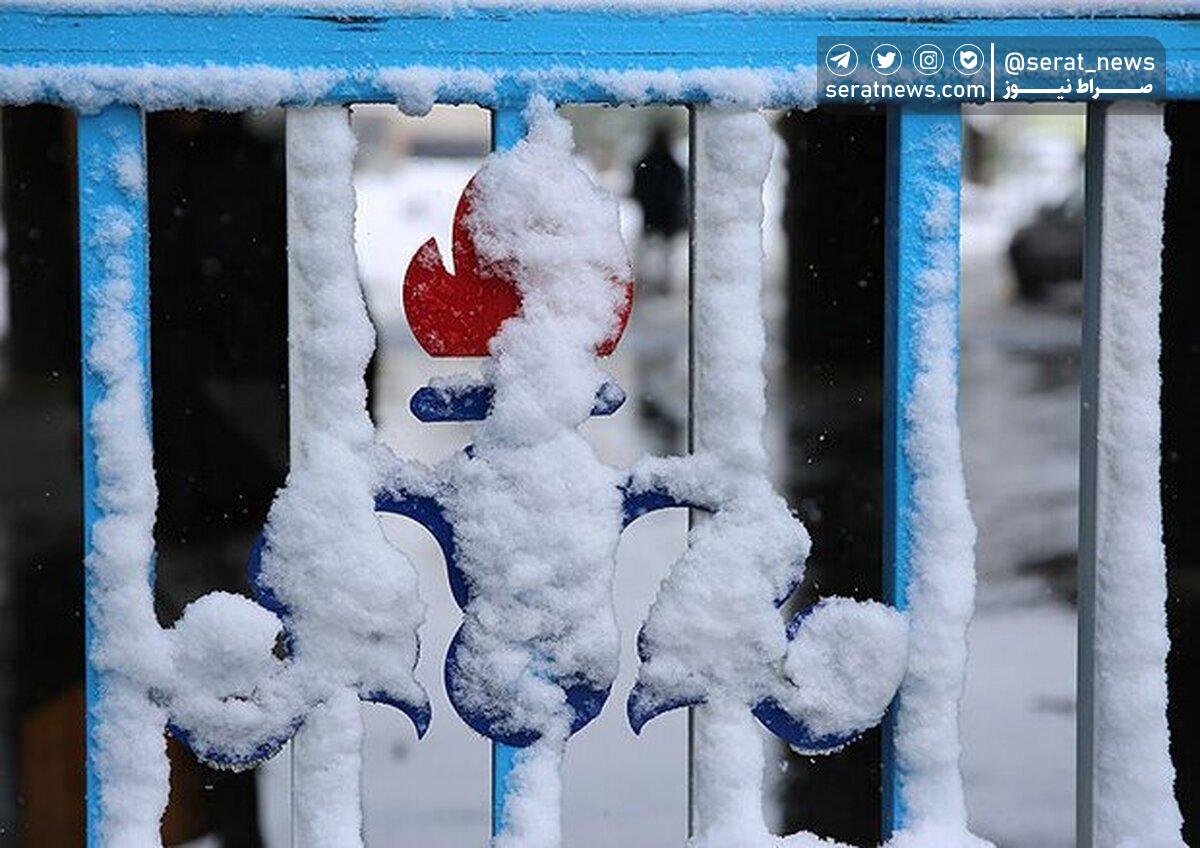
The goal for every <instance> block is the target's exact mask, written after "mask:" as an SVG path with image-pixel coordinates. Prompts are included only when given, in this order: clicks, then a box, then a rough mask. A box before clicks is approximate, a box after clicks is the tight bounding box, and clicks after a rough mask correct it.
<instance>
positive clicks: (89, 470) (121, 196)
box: [78, 106, 153, 848]
mask: <svg viewBox="0 0 1200 848" xmlns="http://www.w3.org/2000/svg"><path fill="white" fill-rule="evenodd" d="M145 151H146V147H145V138H144V130H143V123H142V112H141V110H140V109H137V108H135V107H132V106H110V107H108V108H107V109H104V110H103V111H101V112H99V113H97V114H94V115H80V116H79V122H78V157H79V166H78V167H79V280H80V296H81V307H82V313H81V323H82V330H83V362H82V369H83V422H82V423H83V427H82V431H83V515H84V536H83V544H84V551H85V553H87V552H90V551H91V549H92V528H93V526H94V525H95V524H96V522H97V521H99V520H100V519H101V518H103V517H104V515H105V513H104V511H103V509H102V507H101V505H100V503H99V500H98V497H97V495H98V491H97V489H98V481H97V477H96V448H95V443H94V441H93V439H92V435H91V428H90V426H89V425H90V422H91V420H92V413H93V410H94V408H95V406H96V404H97V403H99V402H100V401H101V400H102V399H103V398H104V396H105V392H106V391H107V386H106V384H105V382H104V380H103V379H102V378H101V377H100V375H99V374H97V373H96V372H95V371H93V370H92V368H91V367H89V365H88V360H89V357H90V355H91V351H92V344H93V342H94V340H95V330H94V326H95V325H94V321H95V318H96V307H97V304H98V302H99V300H100V298H101V297H103V295H104V293H105V288H106V286H108V285H110V284H111V283H112V275H111V273H110V271H109V267H108V265H107V263H109V262H111V261H112V260H113V258H114V257H113V251H114V248H113V247H112V246H111V245H106V244H105V241H106V239H105V238H104V237H103V235H102V228H103V227H104V226H105V223H106V221H108V220H109V218H110V216H111V215H112V213H113V212H114V211H115V212H117V213H119V214H121V215H123V216H125V217H126V218H127V220H128V221H129V223H130V224H131V225H132V232H131V234H130V236H129V238H128V239H127V240H124V241H123V242H122V245H121V248H120V250H121V251H122V255H121V256H120V257H119V258H120V259H121V260H123V261H124V262H125V263H127V265H128V270H129V276H128V279H129V280H130V281H131V282H132V284H133V293H132V296H131V298H130V301H129V303H130V310H131V312H132V317H133V321H134V327H135V333H136V337H137V343H138V357H139V359H140V361H141V365H142V375H143V380H142V396H143V400H144V408H145V409H146V413H147V418H149V410H150V276H149V260H148V258H147V212H146V190H145V185H144V183H143V182H142V181H141V180H139V179H132V180H131V178H128V177H127V179H126V180H121V179H119V176H118V162H119V161H120V160H119V159H118V157H119V156H123V157H128V156H130V155H131V154H132V155H134V156H137V157H138V158H139V159H140V160H141V161H140V162H138V163H137V164H138V165H140V166H141V169H142V170H141V173H143V174H144V173H145ZM123 183H124V184H123ZM149 426H150V422H149V420H147V421H146V427H147V428H149ZM152 567H153V564H152V563H151V562H147V563H146V578H147V580H153V571H152ZM95 592H96V586H95V580H94V576H93V575H92V574H90V573H87V572H86V571H85V575H84V593H85V594H84V611H85V615H84V641H85V645H86V651H87V665H86V668H85V681H86V690H87V844H88V846H89V848H101V846H102V844H103V843H102V841H101V829H102V825H103V820H102V812H103V811H102V808H101V804H100V791H101V785H100V775H99V773H98V771H97V767H96V745H95V742H96V738H97V737H96V734H97V731H98V728H97V712H98V710H99V708H100V704H101V702H102V700H103V698H104V689H105V686H104V679H103V676H102V675H101V674H100V673H99V672H98V671H97V669H96V668H95V667H94V666H93V665H92V662H91V656H92V648H93V642H94V640H95V638H96V634H95V631H94V629H93V626H92V625H93V622H92V616H93V614H94V612H95V607H94V601H95Z"/></svg>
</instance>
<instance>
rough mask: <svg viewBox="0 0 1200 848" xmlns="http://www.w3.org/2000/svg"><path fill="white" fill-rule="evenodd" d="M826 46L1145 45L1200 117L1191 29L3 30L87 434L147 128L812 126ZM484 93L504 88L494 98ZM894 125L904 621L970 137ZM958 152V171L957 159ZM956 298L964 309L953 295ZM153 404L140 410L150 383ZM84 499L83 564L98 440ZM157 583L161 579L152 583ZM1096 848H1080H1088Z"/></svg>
mask: <svg viewBox="0 0 1200 848" xmlns="http://www.w3.org/2000/svg"><path fill="white" fill-rule="evenodd" d="M834 32H835V33H837V34H838V35H840V36H845V37H848V38H849V37H859V36H874V35H887V36H891V37H897V38H900V37H930V38H933V37H944V36H963V37H978V36H979V34H980V33H981V32H986V33H987V34H988V35H989V36H992V37H1004V36H1006V35H1019V36H1030V35H1035V36H1051V37H1057V38H1068V37H1081V38H1082V37H1093V38H1094V37H1106V36H1128V35H1139V36H1149V37H1153V38H1155V39H1157V40H1158V41H1159V42H1161V43H1162V45H1163V47H1164V48H1165V50H1166V54H1167V57H1168V70H1167V75H1166V92H1167V97H1168V99H1173V100H1185V99H1186V100H1190V99H1200V21H1196V20H1189V19H1158V18H1147V17H1120V16H1110V17H1090V18H1084V19H1074V18H1066V17H1054V16H1048V17H1038V18H995V19H987V18H984V17H964V18H958V19H929V18H922V17H921V16H920V14H919V13H917V12H916V10H913V9H907V8H905V7H897V8H895V9H891V10H884V9H875V10H866V11H864V10H858V11H846V12H836V13H824V14H816V13H812V14H804V13H800V12H772V13H759V14H751V13H732V12H718V11H712V12H688V13H676V14H669V13H646V14H630V13H616V12H604V11H554V10H546V11H509V10H500V9H495V10H478V11H469V10H464V11H459V12H455V13H454V14H453V15H451V16H445V15H443V14H438V13H428V14H418V13H413V14H400V13H396V14H371V15H361V14H350V13H347V14H344V15H338V14H332V13H326V12H322V13H320V14H316V13H310V12H306V11H304V10H303V9H302V8H297V9H294V10H275V11H259V12H248V11H247V12H236V11H229V12H194V13H170V12H137V11H130V12H103V13H101V12H96V13H89V12H83V11H45V10H32V9H31V10H22V9H20V8H7V9H3V10H0V103H29V102H50V103H62V104H66V105H69V106H74V107H76V108H77V109H79V110H80V115H79V134H78V138H79V145H78V157H79V186H80V204H79V214H80V257H81V276H82V298H83V334H84V361H85V366H84V395H83V397H84V400H83V403H84V412H83V414H84V417H85V421H86V420H87V419H88V418H89V416H90V415H91V412H92V410H93V408H94V406H95V404H96V402H97V400H98V399H99V398H100V397H101V396H102V395H103V393H104V391H105V385H104V384H103V382H102V381H101V380H100V379H99V378H98V377H97V375H96V374H94V373H93V372H92V371H91V369H90V368H89V367H88V366H87V364H86V363H87V357H88V353H89V350H90V344H91V338H92V334H91V326H92V319H93V315H94V311H93V306H94V303H95V301H96V298H97V297H98V296H99V295H101V294H102V293H103V290H104V287H105V286H106V285H108V283H109V278H108V275H107V274H106V272H105V268H104V267H103V257H102V255H101V249H100V246H99V245H98V238H97V234H96V230H97V227H98V226H99V219H98V215H99V214H100V211H101V210H102V209H104V208H109V207H112V206H117V207H119V208H120V209H121V210H122V211H123V212H124V213H126V214H128V215H129V216H130V218H131V220H132V222H133V223H134V225H135V229H136V230H137V236H136V237H135V238H133V239H131V240H130V241H129V242H127V244H126V248H125V249H126V253H127V255H126V256H125V259H126V260H127V261H128V263H129V274H130V279H131V280H132V282H133V285H134V294H133V304H134V315H135V320H136V325H135V326H136V332H137V338H138V344H139V355H140V358H141V362H142V366H143V373H144V374H146V375H149V373H150V367H149V344H148V340H149V332H150V327H149V315H148V310H147V303H148V298H149V294H150V293H149V279H148V268H147V261H146V236H145V232H146V203H145V194H144V189H143V190H142V193H141V194H140V196H139V195H138V193H136V192H134V193H133V194H130V193H129V192H128V191H126V190H123V189H122V188H121V187H120V186H119V184H118V175H117V174H116V173H115V170H114V168H113V162H114V159H115V157H116V156H117V154H118V146H122V148H123V149H124V150H125V151H128V150H129V149H130V148H129V145H130V144H133V145H134V147H133V149H134V150H135V151H136V152H137V153H138V154H139V155H141V156H142V158H143V159H144V156H145V147H144V143H143V114H142V110H143V109H146V108H167V107H173V106H180V107H192V108H201V107H221V108H233V109H241V108H249V107H258V106H274V105H284V106H287V105H311V104H314V103H333V104H347V103H351V102H366V101H374V102H396V101H400V102H401V103H402V104H405V103H416V102H417V101H418V100H419V101H421V102H420V103H419V104H418V105H422V106H424V105H428V103H427V102H425V101H428V100H430V99H432V100H436V101H437V102H442V103H472V104H477V105H480V106H484V107H487V108H490V109H492V110H493V113H494V120H493V133H494V142H495V146H496V147H498V148H504V147H508V146H511V145H512V144H514V143H515V142H516V141H517V140H519V139H520V138H521V137H522V135H523V134H524V131H525V127H524V123H523V121H522V119H521V108H522V107H523V106H524V104H525V103H527V102H528V100H529V98H530V97H531V95H533V94H534V93H538V94H542V95H545V96H547V97H548V98H550V99H551V100H553V101H555V102H558V103H581V102H600V103H618V102H652V101H653V102H673V103H684V104H694V103H701V102H705V101H706V100H708V99H710V97H711V96H712V93H713V92H712V88H711V86H712V79H714V77H713V72H714V71H716V72H719V71H721V70H731V69H739V68H751V69H757V70H764V71H771V72H772V74H771V82H770V84H769V85H768V86H767V87H766V88H765V89H764V91H763V93H762V95H761V96H760V98H759V100H758V102H756V103H754V104H751V105H754V106H760V107H789V106H811V105H813V91H814V85H813V79H814V75H815V71H814V63H815V62H816V60H817V55H816V40H817V38H818V37H819V36H822V35H825V34H829V33H834ZM412 69H419V71H420V74H423V75H424V77H422V78H423V79H428V78H429V73H430V72H431V71H436V72H441V77H440V79H441V81H440V82H439V83H438V84H437V85H436V86H434V88H433V90H432V91H428V90H425V89H427V88H428V85H429V84H428V83H427V82H426V83H423V85H424V86H425V89H422V87H421V85H418V84H417V83H416V82H415V80H416V79H417V76H419V75H416V76H412V77H406V75H405V74H406V71H407V70H412ZM647 71H649V72H661V74H662V75H661V76H660V77H654V76H649V77H646V76H643V77H641V79H642V80H643V82H642V83H641V84H639V85H640V87H639V86H632V87H631V85H632V84H631V80H632V79H633V77H631V76H628V74H630V73H633V72H637V73H639V74H640V73H642V72H647ZM705 74H707V76H705ZM485 77H486V78H488V79H491V80H494V82H492V83H487V84H485V83H484V82H483V81H482V80H484V78H485ZM239 79H240V80H241V81H242V83H243V84H239V82H238V80H239ZM247 80H252V82H249V83H247ZM214 81H216V83H215V84H214ZM889 120H890V125H891V130H890V132H891V144H890V149H889V157H890V158H889V168H888V204H887V215H888V266H887V268H888V270H887V318H886V320H887V333H888V334H887V339H886V360H885V364H886V372H885V399H886V406H885V411H886V421H885V437H886V445H885V499H886V513H885V518H884V528H885V561H884V563H883V568H884V576H885V586H886V591H887V595H888V599H889V600H890V601H891V602H892V603H894V604H895V605H896V606H898V607H900V608H904V607H905V606H906V586H907V581H908V578H909V574H908V563H909V557H910V529H911V528H910V526H909V523H908V514H909V509H910V501H911V496H912V489H913V485H914V470H913V468H912V466H911V464H910V462H909V460H908V458H907V457H906V456H905V453H904V451H903V449H902V446H903V444H904V442H905V432H906V426H907V424H906V415H905V410H906V409H907V405H908V400H909V397H910V394H911V391H912V381H913V375H914V372H915V367H916V366H915V363H914V349H913V335H914V333H915V325H914V321H915V320H916V316H917V314H918V309H917V307H918V306H919V304H917V303H915V302H914V299H915V297H916V294H915V292H916V291H917V288H918V286H917V277H918V275H920V274H921V273H922V271H923V270H924V269H925V267H926V266H927V265H928V263H929V261H930V258H931V257H932V256H933V255H934V254H935V253H936V254H937V255H938V256H940V257H942V261H946V257H947V256H949V257H951V260H950V261H951V263H952V267H951V268H950V270H951V271H952V272H953V273H954V274H955V276H956V277H957V270H958V269H957V266H958V253H957V251H958V220H957V207H955V210H954V215H953V221H952V222H951V226H950V227H949V230H948V231H945V232H941V233H936V234H934V233H931V232H930V230H929V228H928V227H927V226H926V225H925V223H924V219H923V215H924V213H925V203H926V201H927V197H926V195H925V194H924V193H923V192H926V191H927V190H928V188H929V187H930V186H931V185H940V186H942V187H944V188H945V189H946V190H947V191H950V192H951V193H952V194H953V196H954V197H955V198H957V193H958V179H959V174H958V167H959V162H958V149H959V139H960V135H959V116H958V108H957V105H943V106H938V107H918V106H910V105H899V106H893V107H891V108H890V112H889ZM931 135H936V136H938V138H939V139H940V140H941V141H942V142H943V146H942V147H941V148H939V150H940V151H941V152H940V153H939V154H937V155H935V152H934V146H933V145H930V144H928V143H927V142H928V140H929V138H930V137H931ZM946 139H949V140H950V144H951V149H952V151H953V153H954V155H952V156H946V155H945V151H946V148H945V146H944V142H945V140H946ZM944 296H945V297H946V298H948V299H953V300H956V299H957V291H956V289H955V290H952V291H947V292H946V293H945V295H944ZM955 308H957V307H956V304H955ZM1093 329H1094V328H1093ZM143 391H144V395H145V401H146V408H147V409H148V408H149V394H150V385H149V378H148V376H147V378H146V381H145V385H144V387H143ZM1085 450H1086V446H1085ZM84 496H85V515H84V522H85V533H86V535H85V544H86V545H87V547H88V549H90V546H91V528H92V527H93V525H94V524H95V522H96V521H97V520H98V519H99V517H100V516H101V506H100V504H99V503H98V501H97V480H96V475H95V451H94V446H93V444H92V440H91V438H90V436H89V431H88V428H87V427H84ZM147 576H148V578H150V579H152V575H151V564H150V563H147ZM90 592H91V584H90V583H89V593H90ZM89 622H90V619H89ZM89 634H90V631H89ZM89 639H90V635H89ZM87 692H88V711H89V712H88V715H89V768H88V799H89V805H88V811H89V815H88V822H89V844H91V845H99V844H100V843H99V838H98V835H97V834H99V832H100V829H99V821H98V816H99V809H100V806H99V803H98V799H99V797H100V793H101V791H102V787H101V786H100V782H99V777H98V774H97V770H96V769H95V767H94V762H93V761H92V760H91V758H90V753H91V751H92V748H93V746H92V745H91V744H90V743H91V741H92V735H91V733H92V730H91V717H92V715H93V714H94V711H95V710H96V709H97V706H98V704H99V703H100V701H101V699H102V698H103V697H104V695H103V687H102V686H101V685H100V681H99V680H98V679H97V674H96V672H95V670H94V669H92V668H91V667H90V666H89V668H88V682H87ZM900 708H901V709H902V705H901V707H900ZM893 727H894V721H892V720H889V722H888V724H887V725H886V726H885V744H884V777H883V798H884V801H883V803H884V819H885V824H886V828H887V829H888V830H891V829H892V828H895V827H899V826H900V825H901V824H902V823H903V822H904V817H905V811H904V809H903V805H902V803H901V800H900V799H901V793H900V791H899V787H900V785H901V781H902V777H903V776H902V775H901V774H900V773H899V770H898V769H897V767H896V762H895V758H894V746H893V744H892V728H893ZM514 750H515V749H511V748H506V747H504V746H502V745H496V746H495V747H494V749H493V760H492V763H493V825H494V826H496V825H498V824H499V822H500V821H501V820H502V819H503V816H504V811H503V799H504V797H505V781H506V778H507V775H508V773H509V770H510V768H511V765H512V757H513V753H514ZM1087 842H1088V839H1087V837H1086V836H1085V834H1084V833H1083V832H1082V831H1081V841H1080V844H1087Z"/></svg>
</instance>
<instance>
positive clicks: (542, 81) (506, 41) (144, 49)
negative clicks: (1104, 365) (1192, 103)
mask: <svg viewBox="0 0 1200 848" xmlns="http://www.w3.org/2000/svg"><path fill="white" fill-rule="evenodd" d="M1198 31H1200V22H1197V21H1195V20H1182V19H1181V20H1170V19H1166V20H1164V19H1156V18H1146V17H1111V18H1105V17H1089V18H1085V19H1075V18H1053V17H1048V18H1003V19H986V18H985V19H978V18H963V19H958V20H953V19H951V20H928V19H922V15H921V13H920V11H919V10H906V8H905V7H903V6H900V7H897V8H896V9H895V10H894V11H892V12H891V13H889V12H887V11H886V10H883V9H881V10H879V11H878V12H877V13H874V14H873V15H872V16H871V17H867V18H864V17H855V16H845V17H843V16H838V15H831V14H809V15H803V14H799V13H785V12H778V13H757V14H745V13H727V12H689V13H679V14H670V15H664V14H655V13H647V14H630V13H617V12H601V11H595V12H582V11H581V12H571V11H549V10H548V11H509V10H480V11H475V12H469V11H468V12H461V13H456V14H455V15H454V16H453V17H451V18H447V17H445V16H443V15H440V14H426V15H407V16H406V15H391V16H387V15H362V14H352V13H347V14H344V15H338V14H336V13H332V12H327V11H323V12H321V13H312V12H304V11H292V12H288V11H264V12H257V13H253V14H251V13H243V14H236V13H205V12H195V13H187V14H168V13H162V12H148V13H127V14H112V13H94V14H89V13H86V12H45V11H25V12H22V11H12V10H0V99H3V100H6V101H8V102H35V101H36V102H60V103H66V104H68V105H77V104H83V105H85V106H87V107H89V108H96V107H98V106H100V105H103V104H104V103H107V102H109V101H123V102H136V103H139V104H141V105H144V106H148V107H150V108H169V107H171V106H181V107H192V108H194V107H197V106H212V107H217V108H220V107H226V108H234V109H239V108H251V107H263V106H271V105H305V104H313V103H331V104H336V103H351V102H384V103H394V102H399V103H400V104H401V105H402V106H404V105H406V104H407V105H408V106H410V107H411V108H414V109H416V110H417V111H423V110H424V109H427V108H428V107H429V105H431V104H432V103H433V102H434V101H435V100H436V101H437V102H441V103H475V104H478V105H481V106H489V107H493V106H509V107H515V108H520V107H521V106H522V105H523V104H524V103H525V102H526V101H527V100H528V98H529V96H530V94H531V93H532V92H534V91H536V92H539V93H541V94H544V95H545V96H547V97H549V98H550V99H552V100H554V101H556V102H560V103H576V102H599V103H628V102H663V101H669V102H679V103H683V102H698V101H704V100H708V99H713V98H714V97H715V98H716V99H723V98H722V95H724V96H725V97H726V98H728V97H729V95H731V94H735V93H736V97H734V99H738V98H744V97H746V92H745V90H744V86H742V85H740V84H741V83H744V74H743V72H744V70H745V69H751V70H756V71H762V72H769V73H770V75H771V76H770V77H768V78H764V79H763V80H762V81H761V82H760V84H759V86H760V90H759V91H757V92H756V93H753V94H752V95H751V96H752V98H753V99H754V100H755V101H757V102H755V103H754V104H752V105H758V106H776V107H786V106H790V105H812V103H813V102H814V97H815V86H816V73H815V68H816V61H817V39H818V38H819V37H821V36H824V35H829V34H836V35H838V36H839V37H845V38H855V37H876V36H887V37H890V38H938V37H951V38H953V37H962V38H973V39H979V38H980V37H982V36H988V37H996V38H1006V37H1029V36H1041V37H1049V38H1056V39H1089V38H1090V39H1104V38H1114V37H1124V36H1141V37H1149V38H1154V39H1157V40H1158V41H1159V42H1160V43H1161V44H1162V46H1163V48H1164V49H1165V50H1166V53H1167V57H1168V73H1167V95H1168V97H1169V99H1172V100H1184V99H1196V98H1198V97H1200V35H1198V34H1197V33H1198ZM198 34H202V37H197V35H198ZM218 69H220V70H218ZM656 74H657V75H659V76H657V77H656V76H655V75H656ZM723 77H724V78H723Z"/></svg>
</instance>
